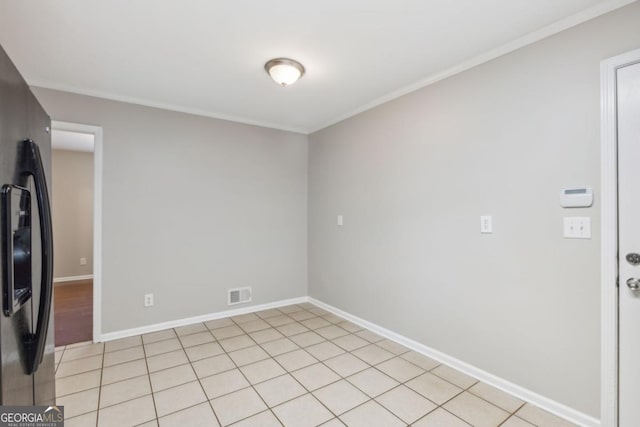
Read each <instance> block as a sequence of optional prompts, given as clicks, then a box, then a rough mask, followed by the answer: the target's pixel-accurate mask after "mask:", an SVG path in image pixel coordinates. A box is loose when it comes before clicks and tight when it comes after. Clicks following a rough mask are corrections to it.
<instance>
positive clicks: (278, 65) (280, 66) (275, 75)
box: [264, 58, 304, 86]
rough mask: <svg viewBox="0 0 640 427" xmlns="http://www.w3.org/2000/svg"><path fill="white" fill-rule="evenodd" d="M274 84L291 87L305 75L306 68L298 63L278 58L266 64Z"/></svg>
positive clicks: (265, 66) (265, 67)
mask: <svg viewBox="0 0 640 427" xmlns="http://www.w3.org/2000/svg"><path fill="white" fill-rule="evenodd" d="M264 69H265V70H266V71H267V73H269V75H270V76H271V78H272V79H273V81H274V82H276V83H277V84H279V85H280V86H289V85H292V84H294V83H295V82H297V81H298V79H299V78H300V77H302V76H303V75H304V67H303V66H302V64H301V63H299V62H298V61H294V60H293V59H288V58H276V59H272V60H270V61H268V62H267V63H266V64H264Z"/></svg>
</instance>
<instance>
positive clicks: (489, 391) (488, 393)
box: [469, 382, 524, 413]
mask: <svg viewBox="0 0 640 427" xmlns="http://www.w3.org/2000/svg"><path fill="white" fill-rule="evenodd" d="M469 392H470V393H473V394H475V395H476V396H478V397H481V398H483V399H484V400H486V401H488V402H490V403H493V404H494V405H496V406H497V407H499V408H502V409H504V410H505V411H507V412H510V413H513V412H515V411H516V410H517V409H518V408H520V407H521V406H522V405H524V402H523V401H522V400H520V399H517V398H515V397H513V396H511V395H510V394H507V393H505V392H504V391H502V390H498V389H497V388H495V387H491V386H490V385H488V384H485V383H481V382H478V383H476V384H475V385H474V386H473V387H471V388H470V389H469Z"/></svg>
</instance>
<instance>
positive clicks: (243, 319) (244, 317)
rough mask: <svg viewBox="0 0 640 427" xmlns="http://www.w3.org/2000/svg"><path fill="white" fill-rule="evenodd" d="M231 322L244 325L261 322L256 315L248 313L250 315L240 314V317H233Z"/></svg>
mask: <svg viewBox="0 0 640 427" xmlns="http://www.w3.org/2000/svg"><path fill="white" fill-rule="evenodd" d="M231 320H233V321H234V322H236V323H237V324H242V323H247V322H253V321H256V320H260V318H259V317H258V316H256V315H255V314H254V313H248V314H240V315H238V316H232V317H231Z"/></svg>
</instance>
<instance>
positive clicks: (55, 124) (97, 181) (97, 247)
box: [51, 120, 103, 342]
mask: <svg viewBox="0 0 640 427" xmlns="http://www.w3.org/2000/svg"><path fill="white" fill-rule="evenodd" d="M51 128H52V129H53V130H64V131H69V132H79V133H86V134H90V135H93V144H94V150H93V341H94V342H97V341H98V340H99V339H100V335H101V334H102V155H103V154H102V147H103V141H102V128H101V127H99V126H91V125H83V124H79V123H69V122H60V121H56V120H53V121H52V122H51Z"/></svg>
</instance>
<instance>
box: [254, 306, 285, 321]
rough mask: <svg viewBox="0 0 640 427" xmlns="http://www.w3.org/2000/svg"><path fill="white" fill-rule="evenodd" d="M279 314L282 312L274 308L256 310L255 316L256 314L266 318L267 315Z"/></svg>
mask: <svg viewBox="0 0 640 427" xmlns="http://www.w3.org/2000/svg"><path fill="white" fill-rule="evenodd" d="M281 314H282V312H280V311H278V310H276V309H275V308H271V309H269V310H262V311H258V312H256V316H258V317H259V318H261V319H268V318H269V317H274V316H279V315H281Z"/></svg>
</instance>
